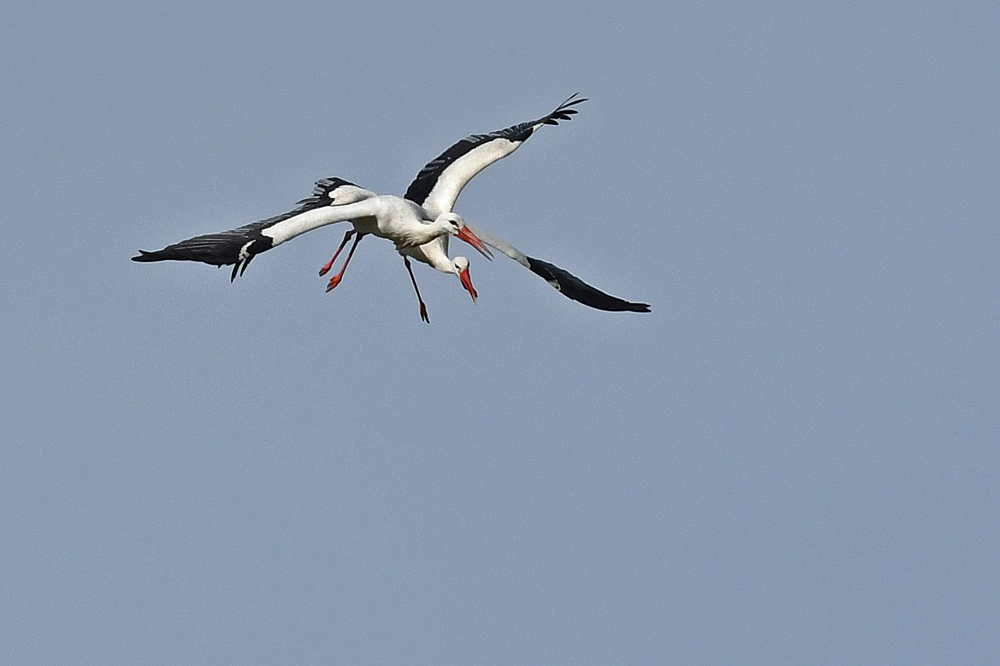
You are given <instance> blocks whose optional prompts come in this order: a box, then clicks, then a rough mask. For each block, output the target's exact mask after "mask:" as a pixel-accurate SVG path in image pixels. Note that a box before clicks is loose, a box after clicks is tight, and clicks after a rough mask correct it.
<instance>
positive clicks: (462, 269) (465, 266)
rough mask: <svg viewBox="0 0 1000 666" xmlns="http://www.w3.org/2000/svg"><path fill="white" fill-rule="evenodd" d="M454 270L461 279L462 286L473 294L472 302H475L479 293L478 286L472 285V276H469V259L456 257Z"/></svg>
mask: <svg viewBox="0 0 1000 666" xmlns="http://www.w3.org/2000/svg"><path fill="white" fill-rule="evenodd" d="M453 270H454V271H455V275H457V276H458V279H459V280H461V282H462V286H463V287H465V290H466V291H467V292H469V295H470V296H472V302H473V303H475V302H476V299H477V298H478V297H479V294H477V293H476V288H475V287H473V286H472V278H471V277H470V276H469V260H468V259H466V258H465V257H455V261H454V269H453Z"/></svg>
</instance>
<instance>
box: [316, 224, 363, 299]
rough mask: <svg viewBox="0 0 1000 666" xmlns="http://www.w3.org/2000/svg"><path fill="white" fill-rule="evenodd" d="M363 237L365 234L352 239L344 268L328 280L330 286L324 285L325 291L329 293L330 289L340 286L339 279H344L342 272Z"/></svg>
mask: <svg viewBox="0 0 1000 666" xmlns="http://www.w3.org/2000/svg"><path fill="white" fill-rule="evenodd" d="M364 237H365V234H362V233H359V234H358V235H357V236H356V237H355V238H354V244H353V245H351V251H350V252H348V253H347V259H345V260H344V266H343V268H341V269H340V272H339V273H337V274H336V275H334V276H333V277H332V278H330V284H328V285H326V290H327V291H330V290H331V289H333V288H334V287H336V286H337V285H338V284H340V280H341V278H343V277H344V271H346V270H347V264H349V263H351V257H353V256H354V250H355V248H357V247H358V243H360V242H361V239H362V238H364ZM345 242H346V239H345Z"/></svg>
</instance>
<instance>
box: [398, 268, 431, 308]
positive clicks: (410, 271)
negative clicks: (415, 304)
mask: <svg viewBox="0 0 1000 666" xmlns="http://www.w3.org/2000/svg"><path fill="white" fill-rule="evenodd" d="M403 263H404V264H405V265H406V271H407V272H408V273H409V274H410V282H412V283H413V290H414V291H415V292H417V301H419V302H420V318H421V319H423V320H424V321H426V322H427V323H428V324H429V323H431V320H430V317H428V316H427V306H426V305H424V299H422V298H420V289H419V288H418V287H417V279H416V278H415V277H413V269H412V268H410V259H409V258H408V257H405V256H404V257H403Z"/></svg>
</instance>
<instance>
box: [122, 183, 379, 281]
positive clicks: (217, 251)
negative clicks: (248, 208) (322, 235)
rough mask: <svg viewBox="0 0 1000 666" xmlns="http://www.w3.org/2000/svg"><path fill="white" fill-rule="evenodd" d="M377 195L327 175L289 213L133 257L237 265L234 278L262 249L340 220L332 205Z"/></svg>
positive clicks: (134, 259)
mask: <svg viewBox="0 0 1000 666" xmlns="http://www.w3.org/2000/svg"><path fill="white" fill-rule="evenodd" d="M374 196H375V193H374V192H371V191H369V190H366V189H364V188H362V187H358V186H357V185H355V184H354V183H351V182H348V181H346V180H344V179H342V178H324V179H323V180H318V181H316V185H315V187H314V188H313V193H312V195H311V196H309V197H306V198H305V199H303V200H301V201H299V202H298V204H296V207H295V208H294V209H292V210H290V211H288V212H287V213H282V214H281V215H276V216H275V217H272V218H269V219H266V220H261V221H260V222H254V223H252V224H247V225H245V226H242V227H239V228H237V229H230V230H229V231H221V232H219V233H214V234H205V235H203V236H195V237H194V238H189V239H187V240H183V241H180V242H179V243H174V244H173V245H168V246H167V247H165V248H163V249H162V250H157V251H155V252H148V251H146V250H139V254H138V255H137V256H135V257H132V261H171V260H172V261H200V262H202V263H205V264H211V265H213V266H229V265H233V273H232V275H231V276H230V281H232V280H235V279H236V276H237V275H243V272H244V271H245V270H246V269H247V266H249V265H250V261H251V260H252V259H253V258H254V257H255V256H257V255H258V254H260V253H261V252H266V251H267V250H270V249H271V248H272V247H275V246H277V245H280V244H281V243H283V242H284V241H286V240H289V239H291V238H294V237H295V236H298V235H300V234H302V233H305V232H306V231H309V230H311V229H315V228H317V227H319V226H322V225H323V224H329V223H330V222H334V221H337V220H336V219H333V218H335V217H336V215H333V214H332V211H330V210H329V209H328V207H329V206H339V205H343V204H350V203H355V202H358V201H361V200H364V199H369V198H371V197H374ZM341 219H342V218H341Z"/></svg>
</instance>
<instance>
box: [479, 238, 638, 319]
mask: <svg viewBox="0 0 1000 666" xmlns="http://www.w3.org/2000/svg"><path fill="white" fill-rule="evenodd" d="M465 226H467V227H468V228H469V229H471V230H472V233H474V234H476V236H478V237H479V239H480V240H482V241H483V242H484V243H486V244H487V245H489V246H490V247H493V248H495V249H497V250H499V251H500V252H503V253H504V254H506V255H507V256H508V257H510V258H511V259H513V260H514V261H516V262H517V263H519V264H521V265H522V266H524V267H525V268H527V269H530V270H531V272H532V273H534V274H535V275H538V276H540V277H541V278H542V279H544V280H545V281H546V282H548V283H549V284H550V285H552V286H553V287H555V288H556V289H558V290H559V291H560V293H562V295H563V296H566V297H567V298H571V299H573V300H574V301H578V302H580V303H583V304H584V305H586V306H588V307H592V308H595V309H597V310H608V311H611V312H649V304H647V303H632V302H630V301H625V300H622V299H620V298H617V297H615V296H612V295H610V294H606V293H604V292H603V291H601V290H600V289H598V288H596V287H591V286H590V285H589V284H587V283H586V282H584V281H583V280H581V279H580V278H578V277H576V276H575V275H573V274H572V273H570V272H569V271H567V270H564V269H562V268H559V267H558V266H555V265H554V264H550V263H549V262H547V261H542V260H541V259H535V258H533V257H529V256H527V255H526V254H524V253H523V252H521V251H520V250H518V249H517V248H516V247H514V246H513V245H511V244H510V243H508V242H507V241H505V240H503V239H502V238H497V237H496V236H493V235H492V234H489V233H487V232H485V231H483V230H482V229H480V228H478V227H474V226H473V225H471V224H469V223H468V222H466V223H465Z"/></svg>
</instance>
